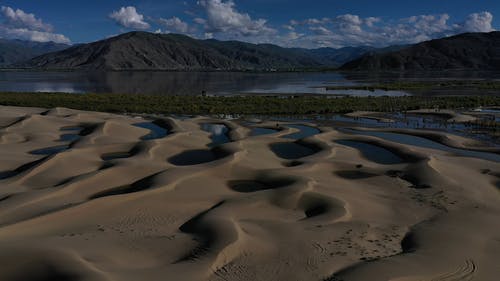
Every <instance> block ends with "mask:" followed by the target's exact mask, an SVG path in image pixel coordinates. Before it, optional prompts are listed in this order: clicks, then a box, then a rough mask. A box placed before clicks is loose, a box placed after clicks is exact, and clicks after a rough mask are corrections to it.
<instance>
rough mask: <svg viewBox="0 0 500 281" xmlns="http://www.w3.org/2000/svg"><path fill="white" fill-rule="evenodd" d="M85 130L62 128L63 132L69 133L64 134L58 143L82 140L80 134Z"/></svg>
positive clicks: (80, 128) (81, 128)
mask: <svg viewBox="0 0 500 281" xmlns="http://www.w3.org/2000/svg"><path fill="white" fill-rule="evenodd" d="M83 130H85V128H83V127H64V128H61V131H63V132H68V133H65V134H62V135H61V136H60V137H59V140H58V141H62V142H75V141H77V140H79V139H80V138H81V135H80V133H81V132H82V131H83Z"/></svg>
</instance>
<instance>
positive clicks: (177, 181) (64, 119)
mask: <svg viewBox="0 0 500 281" xmlns="http://www.w3.org/2000/svg"><path fill="white" fill-rule="evenodd" d="M151 122H153V123H151ZM141 123H147V124H146V125H141V126H139V125H138V124H141ZM149 123H151V124H149ZM203 124H218V126H212V127H210V126H208V127H207V126H205V125H203ZM309 125H310V126H314V125H311V124H309ZM148 128H158V130H163V131H164V132H163V133H162V132H156V133H157V134H155V131H154V130H153V131H151V130H150V129H148ZM207 128H209V129H207ZM300 128H301V127H300V126H299V127H297V126H295V127H294V126H291V125H289V124H286V123H279V124H276V123H275V122H267V123H266V122H262V123H249V122H240V121H227V120H217V119H210V118H204V117H197V118H192V119H173V118H166V117H165V118H156V119H153V120H146V119H142V118H137V117H135V118H134V117H131V116H121V115H114V114H108V113H96V112H83V111H77V110H70V109H64V108H55V109H50V110H47V109H31V108H18V107H0V157H1V161H0V263H1V264H2V266H0V280H22V281H25V280H26V281H28V280H34V281H42V280H63V281H64V280H68V281H69V280H89V281H91V280H99V281H100V280H109V281H114V280H116V281H122V280H124V281H127V280H213V281H215V280H363V281H364V280H391V281H410V280H429V281H431V280H432V281H435V280H486V281H488V280H491V281H493V280H498V276H500V267H499V266H498V257H499V256H500V225H499V224H498V221H500V193H499V188H500V165H499V163H498V162H497V161H495V159H496V158H495V155H497V154H495V153H498V151H496V150H492V149H488V148H484V147H481V146H480V144H478V143H476V142H474V141H472V140H468V139H465V138H461V137H456V136H451V135H447V134H444V133H436V132H432V133H431V132H424V131H409V130H406V131H405V130H400V131H398V133H401V134H406V135H407V136H412V135H413V136H420V137H425V138H426V139H429V140H434V141H437V142H438V143H440V144H441V145H447V146H449V147H453V149H454V150H449V151H444V150H440V149H437V148H436V147H432V146H427V147H426V146H419V145H411V144H402V143H398V142H395V141H391V140H390V139H384V138H381V137H377V136H373V135H371V136H370V135H366V134H359V133H356V134H354V133H350V132H349V131H342V130H336V129H332V128H330V127H321V128H317V129H316V128H311V130H310V132H309V133H307V134H305V133H304V132H301V129H300ZM358 129H359V128H358ZM210 130H212V132H209V131H210ZM225 131H227V135H226V136H223V137H221V134H224V132H225ZM375 131H383V130H381V129H380V130H375ZM302 133H304V134H305V136H306V137H305V138H302V137H300V136H301V134H302ZM214 134H215V135H214ZM156 135H158V136H160V137H155V136H156ZM146 136H147V137H146ZM458 149H464V150H467V151H474V150H475V149H476V150H481V151H482V153H487V154H477V155H476V154H467V153H465V152H464V153H463V154H461V153H460V151H459V150H458ZM484 155H486V156H484ZM476 156H477V157H476ZM483 156H484V157H483Z"/></svg>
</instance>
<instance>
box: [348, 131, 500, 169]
mask: <svg viewBox="0 0 500 281" xmlns="http://www.w3.org/2000/svg"><path fill="white" fill-rule="evenodd" d="M345 131H346V132H349V133H353V134H357V135H366V136H373V137H377V138H381V139H385V140H388V141H392V142H397V143H401V144H405V145H413V146H419V147H423V148H430V149H436V150H442V151H446V152H450V153H454V154H457V155H459V156H464V157H473V158H480V159H484V160H489V161H494V162H500V155H497V154H494V153H488V152H480V151H473V150H466V149H459V148H453V147H449V146H446V145H444V144H440V143H438V142H435V141H431V140H429V139H426V138H423V137H417V136H412V135H406V134H398V133H389V132H377V131H360V130H352V129H345Z"/></svg>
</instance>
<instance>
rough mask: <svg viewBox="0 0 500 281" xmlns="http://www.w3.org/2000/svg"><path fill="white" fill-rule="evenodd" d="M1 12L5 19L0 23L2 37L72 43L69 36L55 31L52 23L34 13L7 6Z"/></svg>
mask: <svg viewBox="0 0 500 281" xmlns="http://www.w3.org/2000/svg"><path fill="white" fill-rule="evenodd" d="M0 12H1V17H2V19H3V21H2V22H1V23H0V37H6V38H11V39H21V40H28V41H35V42H50V41H52V42H56V43H65V44H69V43H71V41H70V40H69V38H67V37H66V36H64V35H62V34H57V33H54V32H53V30H54V28H53V27H52V25H50V24H47V23H44V22H43V20H42V19H40V18H37V17H36V16H35V15H34V14H30V13H26V12H24V11H23V10H20V9H13V8H11V7H6V6H2V7H1V10H0Z"/></svg>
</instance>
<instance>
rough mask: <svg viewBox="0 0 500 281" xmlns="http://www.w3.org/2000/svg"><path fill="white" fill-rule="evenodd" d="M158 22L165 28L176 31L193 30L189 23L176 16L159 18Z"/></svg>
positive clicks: (185, 31)
mask: <svg viewBox="0 0 500 281" xmlns="http://www.w3.org/2000/svg"><path fill="white" fill-rule="evenodd" d="M158 23H159V24H161V25H163V26H164V27H165V28H167V30H168V31H171V32H177V33H190V32H191V31H194V29H193V28H191V27H190V26H189V24H188V23H187V22H185V21H183V20H181V19H180V18H178V17H171V18H169V19H164V18H160V19H159V20H158Z"/></svg>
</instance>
